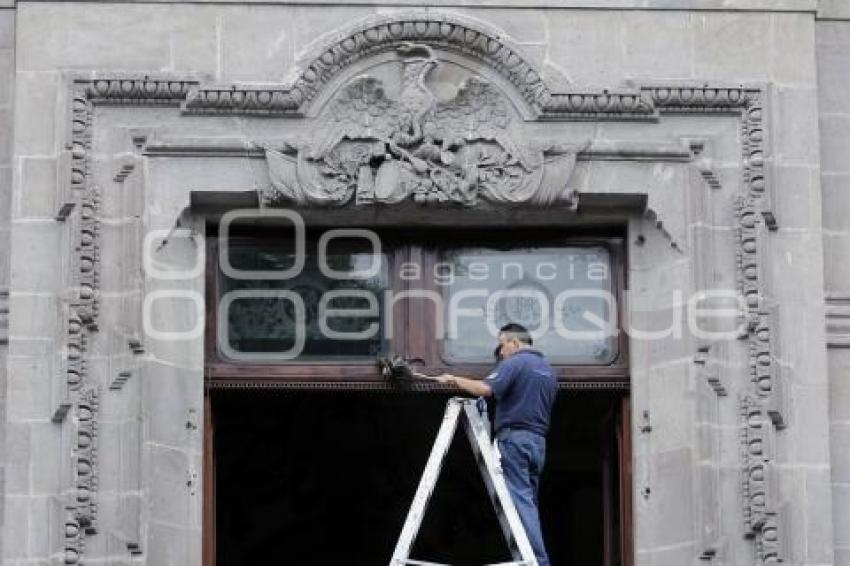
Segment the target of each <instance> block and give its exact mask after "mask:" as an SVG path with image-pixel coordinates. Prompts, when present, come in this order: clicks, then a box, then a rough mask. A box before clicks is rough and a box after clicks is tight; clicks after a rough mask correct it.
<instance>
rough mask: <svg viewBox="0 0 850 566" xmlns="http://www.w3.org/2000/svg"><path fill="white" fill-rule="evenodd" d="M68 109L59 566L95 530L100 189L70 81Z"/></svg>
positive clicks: (82, 99) (88, 108) (80, 97)
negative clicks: (66, 440)
mask: <svg viewBox="0 0 850 566" xmlns="http://www.w3.org/2000/svg"><path fill="white" fill-rule="evenodd" d="M74 87H75V88H74V91H73V97H72V107H71V120H72V124H71V140H70V142H69V147H68V150H69V153H70V169H71V170H70V172H69V179H70V183H69V184H70V191H68V193H67V194H68V197H69V202H68V203H66V204H67V206H65V205H63V208H65V209H67V210H68V211H69V212H68V214H65V215H61V218H60V217H57V218H58V219H60V220H63V221H64V220H65V219H66V218H69V214H70V211H71V210H74V209H76V210H77V214H76V215H75V216H73V217H71V222H70V224H69V230H70V233H69V236H68V237H69V240H70V242H71V245H72V246H73V254H72V257H73V260H72V262H71V264H72V266H71V273H70V280H69V281H68V285H69V290H68V292H69V298H70V300H69V304H68V310H67V313H68V314H67V321H66V327H65V328H66V343H65V348H64V351H65V363H64V365H63V375H62V379H63V387H61V388H60V390H61V391H63V394H62V396H61V398H60V399H58V400H57V401H56V407H55V409H54V414H53V420H54V421H55V422H63V421H64V422H66V423H67V424H66V426H70V427H72V429H73V433H72V434H71V447H70V448H71V454H72V458H73V465H72V472H71V482H72V485H71V486H69V492H70V494H71V495H69V498H68V501H67V502H66V518H65V530H64V532H65V544H64V548H65V564H80V563H82V557H83V552H84V549H85V535H87V534H93V533H95V532H96V531H97V497H96V494H97V471H98V470H97V417H98V409H99V385H98V384H97V381H96V380H95V379H93V378H92V376H90V375H89V374H88V367H87V357H88V341H89V334H90V333H93V332H97V330H98V324H97V321H98V315H99V297H98V294H99V292H100V219H99V213H100V189H99V187H97V186H95V185H93V184H91V182H90V170H89V167H90V160H89V154H90V152H91V140H92V132H91V128H92V110H93V106H92V103H91V101H90V100H89V99H88V97H87V94H86V89H85V88H84V85H81V84H80V83H79V82H75V84H74Z"/></svg>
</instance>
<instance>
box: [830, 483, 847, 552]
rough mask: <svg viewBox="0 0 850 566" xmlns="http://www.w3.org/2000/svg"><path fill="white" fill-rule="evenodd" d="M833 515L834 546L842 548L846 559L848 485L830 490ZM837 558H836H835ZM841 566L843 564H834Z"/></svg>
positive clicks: (838, 485)
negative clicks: (832, 501) (832, 499)
mask: <svg viewBox="0 0 850 566" xmlns="http://www.w3.org/2000/svg"><path fill="white" fill-rule="evenodd" d="M832 494H833V498H834V503H833V510H834V515H835V544H836V545H837V546H841V547H844V550H843V553H844V556H845V557H846V556H847V554H848V553H850V485H848V484H836V485H834V486H833V488H832ZM836 558H837V556H836ZM836 564H841V565H842V566H843V565H844V564H845V562H836Z"/></svg>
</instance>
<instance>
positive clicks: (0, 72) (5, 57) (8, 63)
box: [0, 48, 15, 105]
mask: <svg viewBox="0 0 850 566" xmlns="http://www.w3.org/2000/svg"><path fill="white" fill-rule="evenodd" d="M0 80H2V83H0V105H5V104H11V103H12V94H13V92H14V89H13V85H14V84H15V52H14V51H13V50H12V49H2V48H0Z"/></svg>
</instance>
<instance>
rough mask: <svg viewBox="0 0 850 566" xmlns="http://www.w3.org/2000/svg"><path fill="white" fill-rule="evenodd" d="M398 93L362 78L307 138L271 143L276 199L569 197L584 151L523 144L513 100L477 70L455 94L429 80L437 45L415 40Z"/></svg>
mask: <svg viewBox="0 0 850 566" xmlns="http://www.w3.org/2000/svg"><path fill="white" fill-rule="evenodd" d="M398 52H399V55H400V56H401V57H402V61H401V62H402V81H401V87H400V90H399V95H398V96H397V98H396V99H395V100H393V99H390V98H388V97H387V95H386V91H385V88H384V84H383V82H382V81H380V80H379V79H376V78H374V77H369V76H361V77H358V78H356V79H354V80H353V81H351V82H350V83H348V84H347V85H346V86H345V87H343V88H342V89H341V91H340V93H339V94H338V95H337V96H336V97H335V98H334V99H332V100H331V101H330V102H329V103H328V106H327V108H326V110H325V112H324V114H323V116H322V117H321V118H319V119H317V127H316V128H314V129H313V131H314V132H315V134H314V138H313V139H312V140H310V141H308V142H306V143H302V144H298V143H287V144H285V145H284V147H283V148H282V149H271V148H267V149H266V158H267V162H268V165H269V175H270V179H271V183H272V187H271V189H270V191H269V193H267V195H266V196H267V199H266V200H267V202H268V203H269V204H283V203H287V202H294V203H297V204H301V205H342V204H345V203H348V202H350V201H351V199H352V198H354V199H355V202H356V203H357V204H368V203H376V202H377V203H397V202H401V201H403V200H405V199H408V198H411V199H412V200H414V201H416V202H452V203H459V204H464V205H470V206H471V205H475V204H476V203H477V202H478V201H479V199H485V200H489V201H493V202H502V203H524V202H528V203H534V204H548V203H551V202H554V201H556V200H558V199H559V198H564V192H565V187H566V184H567V181H568V180H569V176H570V174H571V172H572V169H573V167H574V165H575V157H576V153H577V150H578V148H575V147H564V146H561V147H556V146H552V145H550V146H548V147H538V148H523V147H520V146H519V145H518V144H517V143H516V142H515V141H514V138H513V136H512V135H511V128H510V127H509V126H510V125H511V116H512V114H511V108H510V101H508V100H507V98H506V97H505V96H504V94H502V93H501V92H500V91H499V89H497V88H496V87H495V86H494V85H492V84H491V83H489V82H487V81H485V80H483V79H481V78H479V77H474V76H473V77H469V78H467V79H466V81H465V82H464V83H463V84H462V85H461V86H460V88H459V89H458V91H457V93H456V95H455V96H454V97H453V98H452V99H451V100H440V99H439V98H438V97H437V96H436V95H435V94H434V92H432V90H431V89H430V88H429V87H428V86H427V84H426V79H427V77H428V75H429V74H430V73H431V72H432V71H433V70H434V68H436V67H437V65H438V64H439V62H438V61H437V59H436V58H435V57H434V54H433V52H432V51H431V49H430V47H428V46H427V45H421V44H410V43H408V44H405V45H404V46H402V47H400V48H398Z"/></svg>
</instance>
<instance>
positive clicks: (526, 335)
mask: <svg viewBox="0 0 850 566" xmlns="http://www.w3.org/2000/svg"><path fill="white" fill-rule="evenodd" d="M499 334H505V335H507V338H508V339H509V340H510V339H516V340H519V341H520V342H522V343H523V344H526V345H528V346H531V345H532V344H533V343H534V341H533V340H532V339H531V333H530V332H529V331H528V329H527V328H526V327H524V326H523V325H521V324H518V323H516V322H509V323H507V324H506V325H504V326H503V327H501V328H500V329H499Z"/></svg>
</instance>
